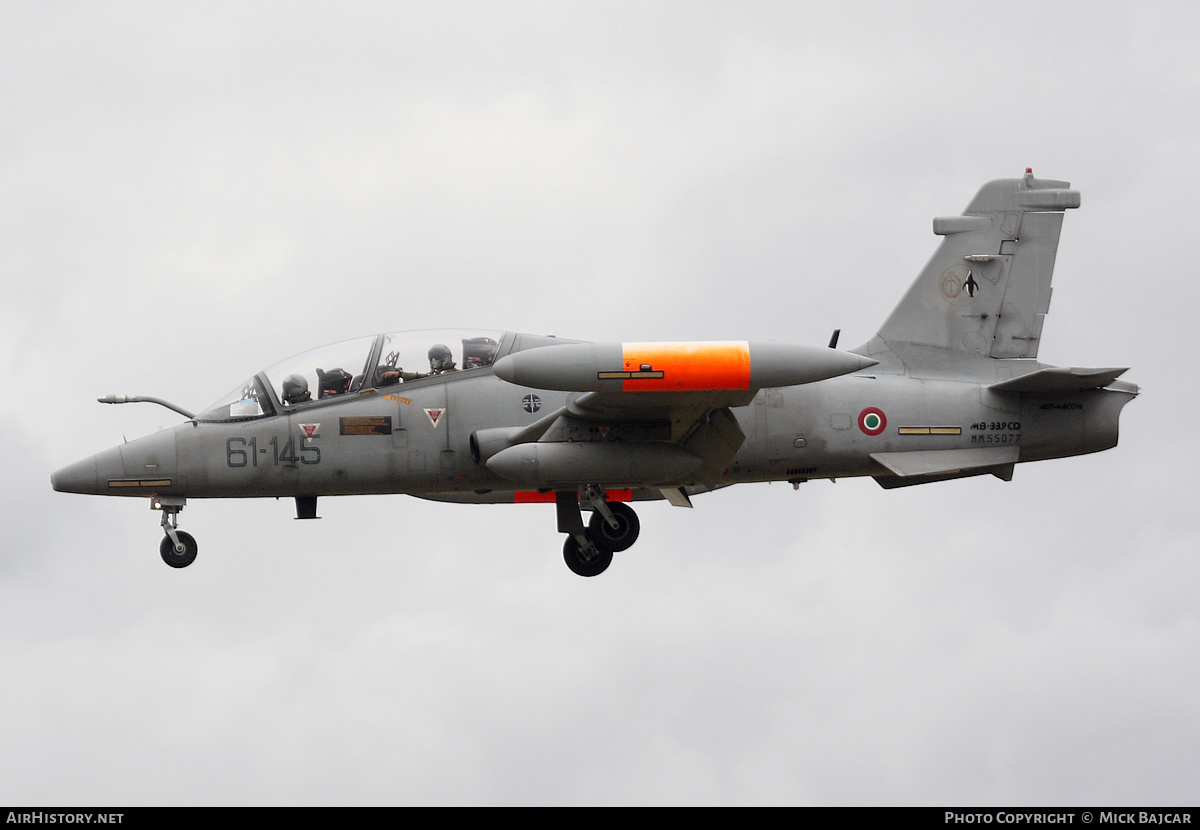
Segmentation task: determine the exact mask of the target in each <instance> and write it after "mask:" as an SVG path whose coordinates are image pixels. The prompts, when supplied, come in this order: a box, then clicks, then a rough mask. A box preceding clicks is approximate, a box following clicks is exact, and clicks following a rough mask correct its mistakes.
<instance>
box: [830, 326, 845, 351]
mask: <svg viewBox="0 0 1200 830" xmlns="http://www.w3.org/2000/svg"><path fill="white" fill-rule="evenodd" d="M841 333H842V330H841V329H834V330H833V336H832V337H830V338H829V348H831V349H836V348H837V341H838V336H839V335H840V334H841Z"/></svg>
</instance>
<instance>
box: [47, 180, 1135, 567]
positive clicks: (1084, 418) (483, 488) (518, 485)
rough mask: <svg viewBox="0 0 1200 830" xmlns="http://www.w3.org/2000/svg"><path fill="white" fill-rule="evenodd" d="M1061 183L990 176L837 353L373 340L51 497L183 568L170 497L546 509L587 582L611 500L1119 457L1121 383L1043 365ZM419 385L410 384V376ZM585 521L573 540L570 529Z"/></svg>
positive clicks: (747, 346)
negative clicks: (156, 543)
mask: <svg viewBox="0 0 1200 830" xmlns="http://www.w3.org/2000/svg"><path fill="white" fill-rule="evenodd" d="M1077 207H1079V193H1078V191H1075V190H1071V189H1070V184H1069V183H1068V182H1061V181H1051V180H1045V179H1036V178H1034V177H1033V173H1032V171H1030V170H1026V173H1025V176H1024V177H1023V178H1017V179H1001V180H997V181H993V182H990V183H988V184H986V185H984V186H983V188H982V189H980V191H979V192H978V194H976V196H975V198H974V199H973V200H972V201H971V203H970V204H969V205H968V206H967V209H966V210H965V211H964V212H963V214H962V215H961V216H953V217H943V218H937V219H934V220H933V232H934V233H935V234H937V235H939V236H941V237H943V240H942V242H941V244H940V246H939V247H938V249H937V251H936V253H935V254H934V255H933V258H932V259H931V260H930V261H929V263H928V264H927V265H926V266H925V268H924V270H922V271H921V273H920V275H919V276H918V277H917V279H916V281H915V282H914V283H913V284H912V287H911V288H909V290H908V293H907V294H905V295H904V298H903V299H902V300H901V301H900V304H899V305H898V306H897V307H896V309H895V310H894V311H893V312H892V314H891V316H890V317H889V318H888V319H887V321H886V322H884V324H883V327H882V328H880V329H879V332H878V334H876V335H875V337H874V338H872V339H871V340H870V341H869V342H867V343H866V344H865V345H863V346H860V347H859V348H857V349H853V350H850V351H839V350H837V348H836V346H837V338H838V333H837V332H834V335H833V338H832V340H831V341H830V343H829V346H828V347H814V346H802V345H787V344H783V343H774V342H755V341H750V342H744V341H737V342H688V343H672V342H661V343H585V342H579V341H574V340H565V339H561V338H556V337H546V336H537V335H529V334H517V333H513V332H502V331H476V330H470V331H445V330H438V331H424V332H408V333H396V334H380V335H375V336H371V337H364V338H361V339H358V340H351V341H348V342H345V343H337V344H334V345H330V346H325V347H323V348H320V349H316V350H314V351H311V352H307V353H305V354H301V355H298V356H296V357H293V358H290V359H288V360H285V361H283V362H281V363H278V364H276V365H275V366H272V367H270V368H268V369H266V370H264V371H262V372H259V373H258V374H256V375H254V376H253V377H251V378H249V379H248V380H246V381H244V382H242V383H239V384H238V385H237V386H235V387H234V388H233V389H232V390H231V391H230V393H229V394H227V395H225V396H224V397H222V398H221V399H220V400H218V401H217V402H216V403H214V404H213V405H212V406H209V407H208V408H206V409H204V410H202V411H201V412H199V413H197V414H193V413H192V412H189V411H187V410H185V409H182V408H180V407H178V406H175V405H174V404H171V403H168V402H166V401H163V400H160V399H158V398H151V397H134V396H117V395H109V396H107V397H104V398H100V401H101V402H104V403H127V402H134V401H148V402H153V403H159V404H162V405H164V406H167V407H169V408H170V409H172V410H174V411H176V412H178V413H179V414H181V415H182V416H183V417H184V418H186V419H187V420H186V421H185V422H184V423H182V424H181V425H179V426H176V427H173V428H171V429H166V430H163V431H161V432H158V433H155V434H153V435H149V436H146V437H144V438H139V439H137V440H134V441H129V442H127V443H124V444H121V445H119V446H117V447H113V448H112V449H108V450H105V451H103V452H100V453H98V454H96V455H94V456H92V457H91V458H87V459H84V460H82V461H79V462H76V463H75V464H71V465H69V466H67V467H64V468H63V469H61V470H58V471H57V472H55V473H54V474H53V476H52V477H51V483H52V484H53V486H54V489H56V490H61V491H65V492H71V493H89V494H94V495H111V496H140V497H149V498H150V501H151V506H152V507H153V508H154V509H156V510H161V511H162V520H161V524H162V528H163V531H164V532H165V534H166V535H165V537H164V538H163V540H162V544H161V545H160V548H159V550H160V553H161V555H162V558H163V560H164V561H166V563H167V564H168V565H170V566H172V567H175V568H182V567H185V566H187V565H189V564H191V563H192V561H193V560H194V559H195V558H196V541H195V539H193V538H192V536H191V535H190V534H188V533H186V532H184V531H182V530H179V529H178V515H179V512H180V511H181V510H182V509H183V507H184V505H185V504H186V502H187V500H188V499H189V498H191V499H203V498H231V497H236V498H243V497H267V496H273V497H284V496H286V497H293V498H295V500H296V513H297V518H301V519H311V518H316V516H317V499H318V498H319V497H320V496H336V495H356V494H364V493H406V494H409V495H413V496H419V497H421V498H426V499H434V500H439V501H449V502H461V503H530V502H545V503H552V504H554V505H555V508H556V516H557V527H558V531H559V532H560V533H565V534H566V539H565V543H564V546H563V557H564V559H565V560H566V563H567V565H568V566H569V567H570V568H571V570H572V571H574V572H575V573H577V574H580V575H581V576H595V575H597V574H599V573H601V572H602V571H604V570H605V569H606V568H607V567H608V566H609V564H610V563H611V561H612V558H613V553H614V552H615V551H623V550H626V549H627V548H629V547H630V546H631V545H632V544H633V543H634V541H635V540H636V539H637V536H638V531H639V527H640V525H639V522H638V518H637V515H636V514H635V513H634V511H633V510H632V509H631V508H630V507H629V506H628V503H629V502H631V501H641V500H647V499H666V500H667V501H668V502H670V503H671V504H672V505H676V506H679V507H690V506H691V499H692V497H693V496H695V495H697V494H699V493H704V492H707V491H710V490H716V489H718V488H721V487H726V486H728V485H730V484H738V483H742V482H754V481H788V482H791V483H793V484H794V485H797V486H798V485H799V483H800V482H803V481H807V480H809V479H815V478H825V479H833V478H842V477H848V476H871V477H873V478H874V479H875V480H876V481H877V482H879V484H881V485H882V486H883V487H885V488H892V487H904V486H907V485H912V484H925V483H929V482H935V481H945V480H948V479H955V478H962V477H965V476H976V475H983V474H989V473H990V474H991V475H994V476H996V477H997V478H1000V479H1003V480H1004V481H1008V480H1010V479H1011V478H1012V475H1013V467H1014V465H1015V464H1016V463H1017V462H1021V461H1039V460H1042V459H1047V458H1061V457H1065V456H1071V455H1079V454H1082V453H1090V452H1097V451H1099V450H1104V449H1108V448H1110V447H1113V446H1115V445H1116V443H1117V428H1118V420H1119V416H1120V413H1121V409H1122V407H1124V406H1125V404H1126V403H1128V402H1129V401H1130V400H1132V399H1133V398H1134V397H1135V396H1136V395H1137V394H1138V387H1137V386H1136V385H1135V384H1132V383H1129V382H1126V381H1121V380H1117V378H1118V376H1120V375H1121V374H1122V373H1123V372H1124V371H1125V369H1121V368H1099V369H1083V368H1060V367H1055V366H1049V365H1046V364H1042V363H1039V362H1038V361H1037V360H1036V358H1037V353H1038V343H1039V339H1040V337H1041V333H1042V323H1043V318H1044V316H1045V314H1046V312H1047V310H1048V308H1049V305H1050V279H1051V274H1052V272H1053V269H1054V259H1055V254H1056V251H1057V248H1058V238H1059V231H1060V229H1061V227H1062V219H1063V211H1064V210H1066V209H1067V208H1077ZM426 367H428V371H426ZM583 510H589V511H590V512H591V516H590V520H589V521H588V522H587V524H586V525H585V523H584V520H583V515H582V511H583Z"/></svg>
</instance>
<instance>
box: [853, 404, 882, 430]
mask: <svg viewBox="0 0 1200 830" xmlns="http://www.w3.org/2000/svg"><path fill="white" fill-rule="evenodd" d="M858 428H859V429H861V430H862V431H863V432H865V433H866V434H867V435H878V434H879V433H881V432H883V431H884V430H885V429H887V416H886V415H884V414H883V410H882V409H879V408H877V407H874V406H868V407H867V408H866V409H864V410H863V411H862V412H860V413H858Z"/></svg>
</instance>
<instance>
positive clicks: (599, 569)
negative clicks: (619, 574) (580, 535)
mask: <svg viewBox="0 0 1200 830" xmlns="http://www.w3.org/2000/svg"><path fill="white" fill-rule="evenodd" d="M596 548H597V551H598V552H597V554H596V555H595V556H593V557H592V558H591V559H585V558H584V557H583V551H581V550H580V549H579V543H578V542H576V541H575V537H574V536H567V541H566V542H564V543H563V561H565V562H566V563H567V567H568V568H570V569H571V570H572V571H574V572H575V573H577V574H579V575H580V576H598V575H600V574H602V573H604V571H605V569H606V568H608V566H609V565H611V564H612V557H613V555H612V551H611V550H607V549H605V548H603V547H600V545H598V544H597V545H596Z"/></svg>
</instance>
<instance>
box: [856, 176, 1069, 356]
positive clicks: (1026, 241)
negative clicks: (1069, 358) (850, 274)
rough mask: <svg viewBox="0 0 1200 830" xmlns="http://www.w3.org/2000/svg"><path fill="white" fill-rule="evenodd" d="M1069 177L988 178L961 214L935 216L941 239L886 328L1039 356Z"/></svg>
mask: <svg viewBox="0 0 1200 830" xmlns="http://www.w3.org/2000/svg"><path fill="white" fill-rule="evenodd" d="M1077 207H1079V192H1078V191H1076V190H1071V189H1070V182H1059V181H1051V180H1048V179H1035V178H1034V177H1033V173H1032V172H1029V171H1027V172H1026V174H1025V177H1024V178H1021V179H997V180H996V181H992V182H988V183H987V184H985V185H984V186H983V187H982V188H981V189H980V190H979V193H977V194H976V195H975V198H974V199H973V200H971V203H970V204H969V205H968V206H967V209H966V210H965V211H963V214H962V216H953V217H939V218H937V219H934V220H933V232H934V233H935V234H937V235H939V236H941V237H943V240H942V244H941V245H940V246H939V247H938V249H937V252H936V253H935V254H934V255H933V258H932V259H930V260H929V263H928V264H927V265H926V266H925V268H924V269H923V270H922V271H921V274H920V276H918V277H917V280H916V282H914V283H913V284H912V287H911V288H909V290H908V293H907V294H905V295H904V299H902V300H901V301H900V304H899V305H898V306H896V310H895V311H893V312H892V315H891V316H890V317H889V318H888V319H887V322H885V323H884V324H883V327H882V328H881V329H880V330H879V337H880V338H882V339H883V340H885V341H887V342H888V344H889V345H891V346H893V347H896V346H900V347H901V348H902V347H903V344H906V343H911V344H915V345H919V346H932V347H934V348H940V349H947V350H950V351H955V352H966V353H969V354H974V355H979V356H981V357H994V358H1007V357H1037V353H1038V343H1039V341H1040V339H1041V334H1042V321H1043V319H1044V317H1045V315H1046V311H1047V310H1048V309H1049V307H1050V278H1051V275H1052V274H1053V272H1054V257H1055V253H1056V251H1057V250H1058V235H1059V231H1060V230H1061V228H1062V219H1063V211H1064V210H1066V209H1067V208H1077Z"/></svg>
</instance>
